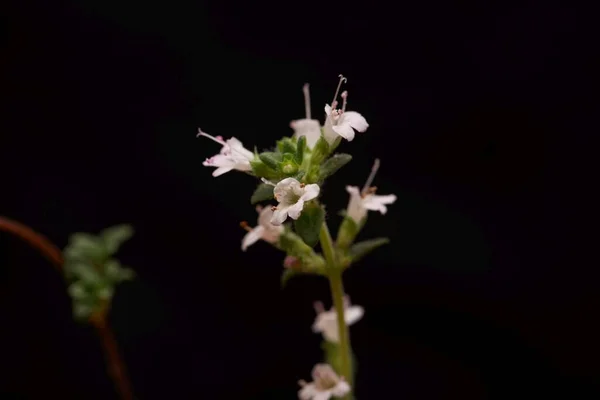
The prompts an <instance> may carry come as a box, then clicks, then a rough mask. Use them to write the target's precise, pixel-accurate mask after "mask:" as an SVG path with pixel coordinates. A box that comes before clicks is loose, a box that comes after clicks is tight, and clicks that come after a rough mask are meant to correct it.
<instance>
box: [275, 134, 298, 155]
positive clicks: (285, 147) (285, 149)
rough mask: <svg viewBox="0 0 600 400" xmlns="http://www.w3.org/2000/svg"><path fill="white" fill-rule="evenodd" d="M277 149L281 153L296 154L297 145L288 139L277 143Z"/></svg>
mask: <svg viewBox="0 0 600 400" xmlns="http://www.w3.org/2000/svg"><path fill="white" fill-rule="evenodd" d="M277 148H278V149H279V151H280V152H281V153H291V154H296V144H295V143H294V142H293V141H292V140H291V139H290V138H288V137H285V138H283V139H281V140H279V141H278V142H277Z"/></svg>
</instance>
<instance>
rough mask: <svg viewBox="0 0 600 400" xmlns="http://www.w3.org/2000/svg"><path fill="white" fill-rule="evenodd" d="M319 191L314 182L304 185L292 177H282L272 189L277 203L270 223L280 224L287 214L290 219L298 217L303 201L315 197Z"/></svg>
mask: <svg viewBox="0 0 600 400" xmlns="http://www.w3.org/2000/svg"><path fill="white" fill-rule="evenodd" d="M319 191H320V188H319V185H317V184H316V183H313V184H310V185H305V184H304V183H300V182H298V181H297V180H296V179H294V178H285V179H283V180H282V181H280V182H279V183H278V184H277V185H275V188H274V189H273V194H274V196H275V199H276V200H277V201H278V202H279V205H278V206H277V207H274V213H273V217H272V218H271V223H272V224H273V225H281V224H283V222H284V221H285V220H286V218H287V217H288V216H289V217H290V218H292V219H298V218H299V217H300V214H301V213H302V209H303V208H304V202H306V201H309V200H312V199H314V198H316V197H317V196H318V195H319Z"/></svg>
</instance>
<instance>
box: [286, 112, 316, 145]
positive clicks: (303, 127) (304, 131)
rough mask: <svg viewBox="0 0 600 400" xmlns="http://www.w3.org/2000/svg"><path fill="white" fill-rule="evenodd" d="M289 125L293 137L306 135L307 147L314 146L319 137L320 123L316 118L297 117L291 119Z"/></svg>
mask: <svg viewBox="0 0 600 400" xmlns="http://www.w3.org/2000/svg"><path fill="white" fill-rule="evenodd" d="M290 126H291V127H292V129H293V130H294V137H295V138H300V136H305V137H306V145H307V146H308V148H309V149H312V148H313V147H315V144H316V143H317V141H318V140H319V138H320V137H321V125H320V124H319V121H318V120H316V119H306V118H304V119H297V120H295V121H292V122H291V123H290Z"/></svg>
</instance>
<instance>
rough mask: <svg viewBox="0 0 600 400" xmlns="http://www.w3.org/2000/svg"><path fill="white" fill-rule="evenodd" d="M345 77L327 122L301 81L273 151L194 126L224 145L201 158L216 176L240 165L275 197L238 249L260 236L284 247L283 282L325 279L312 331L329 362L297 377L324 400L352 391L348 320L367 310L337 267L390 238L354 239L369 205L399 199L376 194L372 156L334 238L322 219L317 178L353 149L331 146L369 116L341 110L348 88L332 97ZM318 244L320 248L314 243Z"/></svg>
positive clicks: (264, 195)
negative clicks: (296, 113)
mask: <svg viewBox="0 0 600 400" xmlns="http://www.w3.org/2000/svg"><path fill="white" fill-rule="evenodd" d="M345 82H346V78H344V77H343V76H342V75H340V81H339V84H338V86H337V89H336V92H335V95H334V97H333V101H332V103H331V105H329V104H326V105H325V108H324V111H325V122H324V125H323V126H321V124H320V122H319V121H318V120H315V119H312V118H311V107H310V95H309V87H308V84H306V85H304V88H303V91H304V99H305V108H306V116H305V118H303V119H299V120H294V121H292V122H291V123H290V127H291V128H292V129H293V130H294V134H293V135H292V136H291V137H284V138H282V139H281V140H279V141H277V143H276V146H275V148H274V150H273V151H264V152H262V153H259V152H258V151H257V150H256V149H255V150H254V152H252V151H250V150H248V149H247V148H245V147H244V145H243V144H242V142H241V141H239V140H238V139H236V138H233V137H232V138H230V139H227V140H224V139H223V138H222V137H221V136H211V135H209V134H207V133H205V132H202V130H200V129H199V132H198V136H203V137H206V138H209V139H211V140H213V141H215V142H217V143H218V144H220V145H221V150H220V152H219V154H217V155H215V156H213V157H211V158H208V159H206V161H204V163H203V165H205V166H208V167H216V169H215V170H214V172H213V176H214V177H218V176H220V175H222V174H225V173H227V172H230V171H232V170H237V171H243V172H245V173H246V174H248V175H251V176H253V177H255V178H257V179H259V180H260V181H259V182H258V185H257V188H256V190H255V191H254V193H253V194H252V197H251V203H252V204H256V203H262V202H276V203H277V205H270V204H268V205H264V206H260V205H259V206H258V207H257V211H258V213H259V216H258V224H257V225H256V227H254V228H251V227H250V226H249V225H248V224H247V223H246V222H242V224H241V225H242V227H243V228H244V229H246V230H247V231H248V233H247V234H246V235H245V236H244V238H243V239H242V250H243V251H246V250H247V249H248V247H249V246H251V245H252V244H254V243H256V242H258V241H260V240H263V241H265V242H267V243H269V244H271V245H272V246H273V247H275V248H276V249H278V250H280V251H282V252H284V253H285V254H286V256H285V258H284V261H283V267H284V268H283V274H282V283H285V282H286V281H287V280H288V279H289V278H291V277H293V276H295V275H297V274H315V275H321V276H324V277H326V278H327V279H328V280H329V283H330V288H331V294H332V299H333V307H332V309H331V310H330V311H325V308H324V306H323V304H322V303H320V302H317V303H315V309H316V311H317V316H316V319H315V321H314V324H313V331H314V332H316V333H321V334H322V335H323V339H324V342H323V346H322V347H323V350H324V352H325V361H326V362H327V363H326V364H317V365H316V366H315V367H314V369H313V371H312V376H313V381H312V382H311V383H306V382H304V381H300V385H301V389H300V391H299V392H298V396H299V398H300V399H302V400H309V399H315V400H324V399H329V398H331V397H346V398H350V397H351V396H352V391H353V387H352V386H353V380H354V376H353V372H354V371H355V368H353V366H352V364H353V362H352V352H351V348H350V339H349V334H348V325H351V324H353V323H355V322H356V321H358V320H359V319H360V318H361V317H362V316H363V314H364V309H363V308H362V307H360V306H351V305H350V301H349V297H348V296H347V295H346V294H345V293H344V288H343V284H342V273H343V271H344V270H345V269H347V268H348V267H350V266H351V265H352V263H353V262H356V261H357V260H359V259H360V258H361V257H363V256H364V255H366V254H368V253H369V252H371V251H372V250H374V249H376V248H377V247H379V246H381V245H383V244H386V243H387V242H388V239H386V238H377V239H371V240H366V241H362V242H358V243H357V242H356V241H355V240H356V237H357V236H358V234H359V232H360V230H361V229H362V227H363V226H364V224H365V222H366V219H367V213H368V211H369V210H370V211H379V212H380V213H381V214H385V213H386V212H387V208H386V205H388V204H392V203H394V202H395V201H396V196H395V195H385V196H380V195H376V194H375V191H376V188H375V187H372V186H371V184H372V182H373V178H374V177H375V174H376V172H377V170H378V168H379V160H375V164H374V166H373V169H372V170H371V174H370V175H369V178H368V179H367V182H366V183H365V185H364V187H363V188H362V189H359V188H358V187H356V186H347V187H346V190H347V192H348V193H349V194H350V199H349V203H348V208H347V210H345V212H344V219H343V221H342V223H341V225H340V228H339V230H338V234H337V238H336V240H335V241H334V240H333V239H332V237H331V234H330V231H329V228H328V226H327V224H326V222H325V208H324V206H323V204H322V202H321V200H320V197H319V196H320V194H321V190H320V188H321V186H322V185H323V183H324V182H325V180H326V179H328V178H329V177H331V176H332V175H333V174H335V173H336V172H337V171H338V170H339V169H340V168H342V167H343V166H344V165H345V164H347V163H348V162H349V161H350V160H351V159H352V156H350V155H349V154H344V153H335V150H336V149H337V147H338V146H339V144H340V142H341V141H342V139H345V140H347V141H349V142H350V141H352V140H353V139H354V137H355V131H358V132H365V131H366V130H367V128H368V127H369V124H368V123H367V121H366V119H365V118H364V117H363V116H362V115H361V114H359V113H357V112H355V111H346V107H347V100H348V92H347V91H344V92H342V93H341V94H340V95H339V97H341V99H342V104H341V107H338V106H339V103H338V101H337V98H338V94H339V91H340V88H341V86H342V84H343V83H345ZM317 244H320V252H319V251H318V250H316V247H317Z"/></svg>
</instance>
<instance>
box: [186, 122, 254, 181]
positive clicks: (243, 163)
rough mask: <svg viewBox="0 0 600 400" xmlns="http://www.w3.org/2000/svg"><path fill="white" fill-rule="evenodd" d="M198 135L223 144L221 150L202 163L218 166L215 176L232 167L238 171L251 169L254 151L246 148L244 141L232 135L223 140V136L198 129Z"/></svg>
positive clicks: (208, 165) (206, 165) (207, 165)
mask: <svg viewBox="0 0 600 400" xmlns="http://www.w3.org/2000/svg"><path fill="white" fill-rule="evenodd" d="M198 136H204V137H207V138H209V139H211V140H213V141H215V142H217V143H219V144H220V145H221V146H223V147H222V148H221V152H220V153H219V154H217V155H215V156H212V157H210V158H207V159H206V160H205V161H204V162H203V163H202V165H204V166H205V167H216V168H217V169H216V170H215V171H214V172H213V174H212V175H213V176H214V177H217V176H220V175H223V174H224V173H226V172H229V171H231V170H232V169H235V170H238V171H251V170H252V167H251V166H250V161H252V160H253V159H254V153H252V152H251V151H250V150H248V149H246V148H245V147H244V146H243V145H242V142H240V141H239V140H237V139H236V138H234V137H232V138H231V139H228V140H227V141H223V138H222V137H221V136H217V137H213V136H211V135H209V134H207V133H204V132H202V131H201V130H200V129H198Z"/></svg>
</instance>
